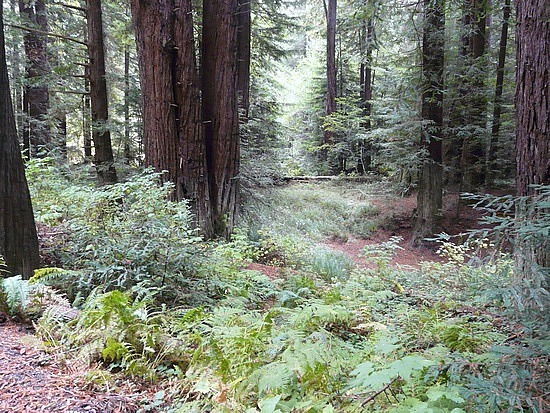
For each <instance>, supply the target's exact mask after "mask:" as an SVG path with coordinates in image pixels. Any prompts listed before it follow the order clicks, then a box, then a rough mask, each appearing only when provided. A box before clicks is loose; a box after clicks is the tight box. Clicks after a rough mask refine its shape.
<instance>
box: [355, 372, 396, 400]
mask: <svg viewBox="0 0 550 413" xmlns="http://www.w3.org/2000/svg"><path fill="white" fill-rule="evenodd" d="M400 378H401V377H399V376H397V377H396V378H395V379H393V380H392V381H390V382H389V383H388V384H386V385H385V386H384V387H382V388H381V389H380V390H378V391H377V392H375V393H373V394H371V395H370V396H369V397H367V398H366V399H365V400H363V402H362V403H361V407H364V406H365V405H367V403H369V402H371V401H373V400H374V399H376V398H377V397H378V396H379V395H381V394H382V393H385V392H386V390H388V389H389V388H390V387H391V385H392V384H393V383H395V382H396V381H397V380H399V379H400ZM392 393H393V392H392Z"/></svg>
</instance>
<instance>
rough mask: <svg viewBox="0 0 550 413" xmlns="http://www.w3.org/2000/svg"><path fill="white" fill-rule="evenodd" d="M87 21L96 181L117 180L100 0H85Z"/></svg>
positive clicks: (101, 182)
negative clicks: (110, 124) (110, 129)
mask: <svg viewBox="0 0 550 413" xmlns="http://www.w3.org/2000/svg"><path fill="white" fill-rule="evenodd" d="M86 9H87V23H88V55H89V59H90V62H89V64H90V103H91V107H92V139H93V142H94V149H95V156H94V163H95V166H96V170H97V176H98V178H99V182H100V184H111V183H115V182H116V181H117V176H116V171H115V166H114V157H113V148H112V145H111V132H110V131H109V110H108V99H107V80H106V79H105V51H104V47H105V46H104V43H103V17H102V13H101V0H86Z"/></svg>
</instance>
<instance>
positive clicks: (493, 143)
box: [487, 0, 510, 185]
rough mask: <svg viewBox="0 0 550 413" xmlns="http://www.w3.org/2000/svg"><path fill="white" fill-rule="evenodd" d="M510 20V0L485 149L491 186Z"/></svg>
mask: <svg viewBox="0 0 550 413" xmlns="http://www.w3.org/2000/svg"><path fill="white" fill-rule="evenodd" d="M509 20H510V0H505V2H504V7H503V8H502V30H501V32H500V44H499V50H498V66H497V80H496V86H495V101H494V106H493V125H492V128H491V140H490V141H489V147H488V149H487V183H488V184H489V185H492V183H493V181H494V178H495V174H496V171H497V147H498V137H499V134H500V115H501V112H502V89H503V86H504V63H505V61H506V47H507V44H508V22H509Z"/></svg>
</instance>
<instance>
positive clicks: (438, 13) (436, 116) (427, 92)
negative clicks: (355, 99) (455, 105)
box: [413, 0, 445, 244]
mask: <svg viewBox="0 0 550 413" xmlns="http://www.w3.org/2000/svg"><path fill="white" fill-rule="evenodd" d="M444 9H445V1H444V0H424V26H423V34H422V136H421V142H422V146H423V147H424V148H425V150H426V157H425V159H424V161H423V164H422V168H421V170H420V179H419V188H418V197H417V202H418V206H417V219H416V224H415V228H414V239H413V241H414V243H416V244H418V243H420V242H421V241H422V240H423V239H424V238H426V237H428V236H431V235H434V234H436V233H437V232H438V231H439V230H440V226H441V208H442V185H443V178H442V173H443V167H442V145H441V139H442V125H443V64H444V45H445V33H444V32H445V11H444Z"/></svg>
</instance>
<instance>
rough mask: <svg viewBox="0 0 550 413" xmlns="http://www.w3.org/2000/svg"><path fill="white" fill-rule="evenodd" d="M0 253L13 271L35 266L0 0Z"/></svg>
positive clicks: (34, 237) (26, 271)
mask: <svg viewBox="0 0 550 413" xmlns="http://www.w3.org/2000/svg"><path fill="white" fill-rule="evenodd" d="M0 256H2V257H3V258H4V260H5V262H6V265H7V268H8V270H9V271H10V272H11V273H13V274H21V275H22V276H23V277H25V278H29V277H31V276H32V274H33V270H34V269H35V268H37V267H38V265H39V262H40V258H39V255H38V238H37V235H36V226H35V223H34V216H33V211H32V205H31V198H30V195H29V188H28V186H27V180H26V177H25V170H24V167H23V160H22V158H21V152H20V149H19V142H18V138H17V131H16V127H15V116H14V113H13V107H12V101H11V95H10V88H9V80H8V71H7V67H6V49H5V44H4V25H3V4H2V3H0Z"/></svg>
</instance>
